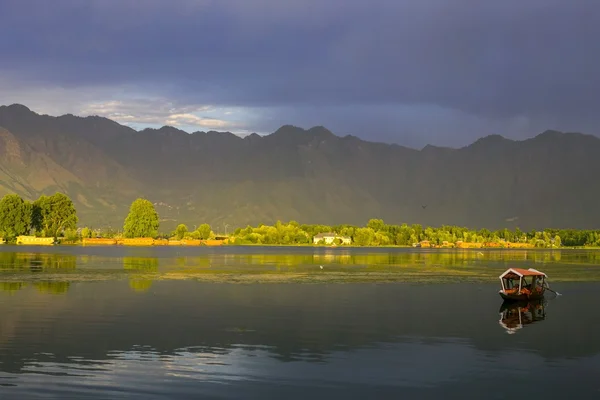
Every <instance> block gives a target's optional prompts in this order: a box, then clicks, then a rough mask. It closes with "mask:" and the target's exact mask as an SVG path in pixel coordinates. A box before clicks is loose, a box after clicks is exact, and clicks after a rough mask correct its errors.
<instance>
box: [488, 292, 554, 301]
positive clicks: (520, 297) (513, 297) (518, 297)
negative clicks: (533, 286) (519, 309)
mask: <svg viewBox="0 0 600 400" xmlns="http://www.w3.org/2000/svg"><path fill="white" fill-rule="evenodd" d="M498 294H499V295H500V297H502V298H503V299H504V300H505V301H529V300H538V299H542V298H544V292H542V293H531V294H524V293H521V294H512V293H511V294H507V293H504V292H503V291H502V290H500V291H499V292H498Z"/></svg>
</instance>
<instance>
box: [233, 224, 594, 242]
mask: <svg viewBox="0 0 600 400" xmlns="http://www.w3.org/2000/svg"><path fill="white" fill-rule="evenodd" d="M319 233H335V234H336V235H339V236H346V237H350V238H351V239H352V243H353V244H354V245H356V246H412V245H413V244H415V243H420V242H422V241H429V242H430V243H433V244H437V245H441V244H442V243H444V242H449V243H456V242H458V241H463V242H467V243H501V242H503V241H504V242H511V243H528V244H530V245H533V246H535V247H561V246H569V247H581V246H600V230H575V229H545V230H543V231H535V230H533V231H530V232H523V231H521V230H520V229H519V228H516V229H514V230H510V229H502V230H496V231H491V230H488V229H480V230H473V229H469V228H465V227H460V226H451V225H442V226H440V227H423V226H422V225H419V224H413V225H408V224H402V225H390V224H386V223H385V222H384V221H383V220H381V219H371V220H369V221H368V223H367V225H366V226H364V227H360V226H355V225H346V224H343V225H333V226H331V225H306V224H304V225H301V224H299V223H298V222H296V221H290V222H288V223H283V222H281V221H278V222H277V223H275V224H274V225H272V226H269V225H263V224H260V225H258V226H256V227H252V226H247V227H246V228H238V229H236V230H235V231H234V234H233V237H234V243H236V244H279V245H301V244H309V243H313V237H314V236H316V235H318V234H319ZM338 244H341V241H339V242H338Z"/></svg>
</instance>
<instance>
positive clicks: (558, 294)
mask: <svg viewBox="0 0 600 400" xmlns="http://www.w3.org/2000/svg"><path fill="white" fill-rule="evenodd" d="M546 290H549V291H551V292H552V293H554V294H555V295H557V296H562V294H560V293H558V292H557V291H555V290H552V289H550V288H549V287H547V288H546Z"/></svg>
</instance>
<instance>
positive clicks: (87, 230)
mask: <svg viewBox="0 0 600 400" xmlns="http://www.w3.org/2000/svg"><path fill="white" fill-rule="evenodd" d="M81 237H82V238H91V237H92V230H91V229H90V228H88V227H87V226H86V227H84V228H82V229H81Z"/></svg>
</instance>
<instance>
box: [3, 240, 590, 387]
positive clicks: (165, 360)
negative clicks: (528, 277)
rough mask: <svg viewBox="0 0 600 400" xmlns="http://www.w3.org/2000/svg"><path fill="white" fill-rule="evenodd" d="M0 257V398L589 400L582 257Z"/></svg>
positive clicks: (219, 252) (207, 253)
mask: <svg viewBox="0 0 600 400" xmlns="http://www.w3.org/2000/svg"><path fill="white" fill-rule="evenodd" d="M1 250H3V252H1V253H0V399H30V398H31V399H36V398H60V399H64V398H79V399H81V398H93V399H115V398H136V399H167V398H182V399H187V398H225V399H227V398H231V399H233V398H250V399H265V398H285V399H305V398H328V399H330V398H344V399H365V398H419V399H440V398H444V399H459V398H460V399H464V398H491V399H508V398H514V397H515V396H519V395H523V396H529V395H530V394H532V395H535V396H536V397H541V398H548V399H554V398H558V399H564V398H565V397H567V398H577V399H597V398H600V380H599V379H598V377H600V314H599V313H598V311H597V310H596V309H595V307H596V306H597V305H598V304H600V302H599V300H600V273H599V272H600V259H599V258H598V257H597V255H598V254H600V253H596V252H584V251H562V252H556V251H555V252H544V251H535V252H533V251H528V252H525V251H521V252H515V251H512V252H501V251H488V252H478V251H473V252H452V251H448V252H440V251H434V250H432V251H418V252H417V251H413V250H403V249H392V250H390V249H351V250H348V249H335V250H331V249H312V248H294V249H289V248H274V249H265V248H231V247H229V248H219V249H201V248H195V249H194V248H178V249H174V248H122V247H120V248H116V247H115V248H102V247H97V248H93V247H85V248H84V247H52V248H39V247H38V248H36V247H30V248H27V247H18V248H16V247H8V246H4V247H2V248H1ZM509 265H514V266H518V267H535V268H537V269H541V270H543V271H545V272H547V273H548V275H549V276H550V279H551V282H553V283H554V284H553V285H552V287H553V288H554V289H556V290H558V291H559V292H561V293H562V294H563V295H562V296H559V297H554V296H552V295H551V296H548V298H547V299H546V301H545V302H543V303H539V304H530V305H521V308H520V309H519V308H516V307H513V308H509V309H506V308H505V307H503V303H502V300H501V299H500V297H499V296H498V294H497V290H498V285H499V284H498V280H497V276H498V275H499V273H500V272H502V270H503V269H505V268H507V266H509ZM321 266H322V267H323V268H321ZM240 277H241V278H240ZM229 282H241V284H231V283H229ZM342 282H344V283H342ZM382 282H385V283H382ZM523 307H526V308H523Z"/></svg>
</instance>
